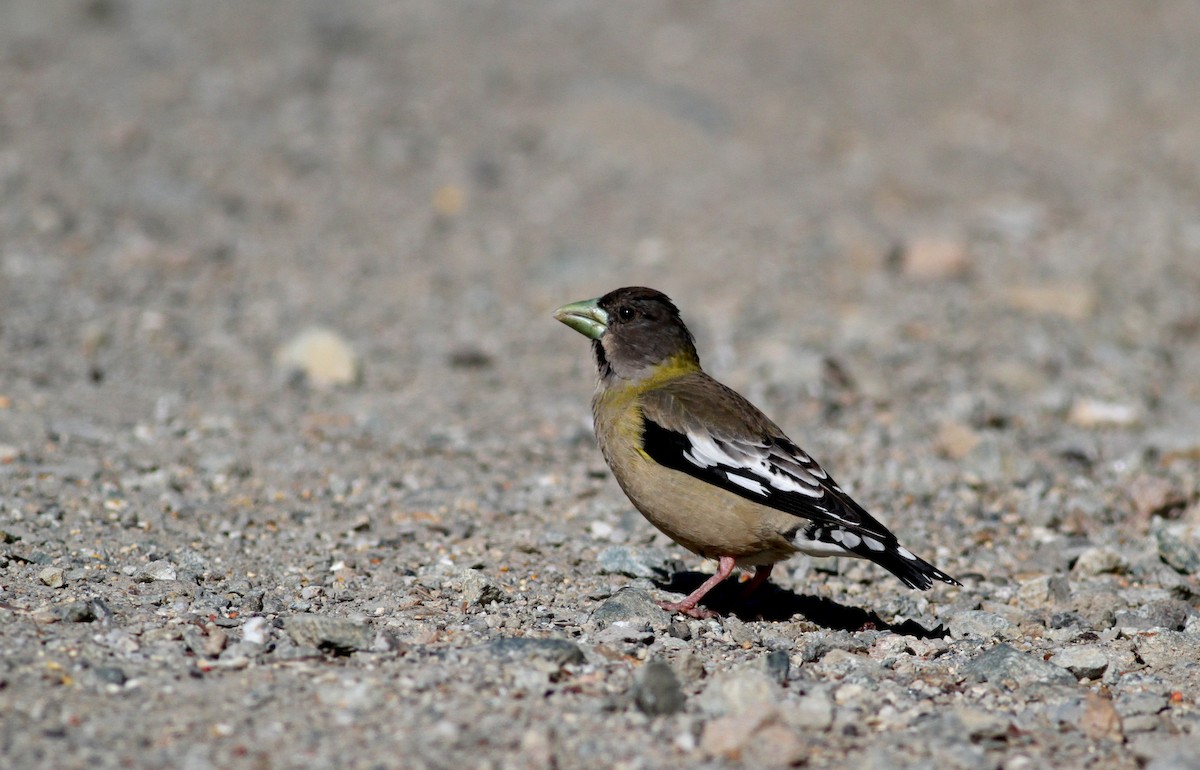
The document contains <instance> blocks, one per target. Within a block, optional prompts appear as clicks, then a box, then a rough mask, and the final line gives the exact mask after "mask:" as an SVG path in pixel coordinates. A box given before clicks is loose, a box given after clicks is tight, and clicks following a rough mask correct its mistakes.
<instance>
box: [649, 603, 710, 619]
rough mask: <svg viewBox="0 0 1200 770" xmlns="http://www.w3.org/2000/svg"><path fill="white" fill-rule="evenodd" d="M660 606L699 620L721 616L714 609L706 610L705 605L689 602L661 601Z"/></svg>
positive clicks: (668, 610)
mask: <svg viewBox="0 0 1200 770" xmlns="http://www.w3.org/2000/svg"><path fill="white" fill-rule="evenodd" d="M658 606H659V607H662V608H663V609H664V610H666V611H667V612H678V613H679V614H680V615H687V616H688V617H689V618H696V619H697V620H708V619H709V618H717V617H720V615H718V614H717V613H715V612H713V611H712V610H706V609H705V608H703V607H697V606H695V605H691V606H689V605H688V603H687V602H666V601H661V602H658Z"/></svg>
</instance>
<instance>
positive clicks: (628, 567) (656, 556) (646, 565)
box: [597, 545, 676, 580]
mask: <svg viewBox="0 0 1200 770" xmlns="http://www.w3.org/2000/svg"><path fill="white" fill-rule="evenodd" d="M597 562H598V565H599V569H600V572H601V574H605V575H625V576H626V577H632V578H648V579H650V580H666V579H667V578H669V577H670V576H671V572H672V570H673V569H674V567H675V564H676V562H675V561H674V560H672V559H671V558H670V557H669V556H668V555H667V553H666V552H665V551H661V550H659V549H657V548H631V547H628V546H623V545H614V546H609V547H608V548H605V549H604V550H603V551H601V552H600V555H599V557H598V558H597Z"/></svg>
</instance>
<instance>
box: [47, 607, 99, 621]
mask: <svg viewBox="0 0 1200 770" xmlns="http://www.w3.org/2000/svg"><path fill="white" fill-rule="evenodd" d="M55 614H56V615H57V616H58V617H59V619H60V620H64V621H66V622H67V623H91V622H92V621H93V620H96V613H95V611H94V609H93V608H92V605H91V603H90V602H70V603H69V604H64V605H62V606H61V607H59V608H57V609H56V610H55Z"/></svg>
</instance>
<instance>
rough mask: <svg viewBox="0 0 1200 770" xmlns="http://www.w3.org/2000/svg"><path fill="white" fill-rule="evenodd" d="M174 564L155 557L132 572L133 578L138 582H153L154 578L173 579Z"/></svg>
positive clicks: (174, 574)
mask: <svg viewBox="0 0 1200 770" xmlns="http://www.w3.org/2000/svg"><path fill="white" fill-rule="evenodd" d="M175 578H176V572H175V567H174V565H172V564H171V562H169V561H166V560H165V559H156V560H155V561H152V562H150V563H149V564H144V565H142V566H141V567H139V568H138V570H137V571H136V572H135V573H134V574H133V579H134V580H136V581H138V582H139V583H153V582H154V581H156V580H175Z"/></svg>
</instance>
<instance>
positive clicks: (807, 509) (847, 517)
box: [642, 416, 958, 589]
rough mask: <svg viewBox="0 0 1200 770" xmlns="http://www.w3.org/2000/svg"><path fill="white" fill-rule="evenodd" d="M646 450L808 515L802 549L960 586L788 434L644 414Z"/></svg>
mask: <svg viewBox="0 0 1200 770" xmlns="http://www.w3.org/2000/svg"><path fill="white" fill-rule="evenodd" d="M642 448H643V449H644V451H645V452H646V454H648V455H649V456H650V457H651V458H652V459H653V460H654V461H655V462H657V463H659V464H660V465H663V466H665V467H667V468H671V469H672V470H677V471H682V472H683V473H687V474H688V475H690V476H694V477H695V478H697V479H700V480H701V481H705V482H707V483H709V484H712V485H713V486H716V487H720V488H721V489H724V490H726V491H728V492H731V493H733V494H735V495H738V496H739V497H743V498H745V499H747V500H750V501H753V502H756V503H759V504H761V505H765V506H768V507H771V508H775V509H777V510H780V511H784V512H785V513H790V514H792V515H794V516H798V517H800V518H803V519H807V520H808V521H810V522H811V524H809V525H807V526H804V527H797V530H796V535H795V542H796V545H797V547H798V548H800V549H801V550H804V551H808V552H810V553H814V554H818V555H825V556H833V555H839V554H844V555H848V556H849V555H853V556H858V557H862V558H866V559H870V560H871V561H873V562H875V563H877V564H879V565H880V566H882V567H884V568H885V569H887V570H888V571H889V572H891V573H892V574H894V575H896V576H897V577H898V578H900V579H901V580H902V581H904V583H905V584H906V585H909V586H911V587H913V588H920V589H926V588H929V587H930V586H931V585H932V580H934V579H936V580H941V581H944V582H947V583H952V584H955V585H957V584H958V582H957V581H956V580H954V578H952V577H950V576H949V575H947V574H946V573H944V572H942V571H941V570H939V569H937V568H936V567H934V566H933V565H931V564H929V563H928V562H926V561H925V560H923V559H921V558H919V557H918V556H916V555H915V554H913V553H912V552H911V551H909V550H908V549H907V548H905V547H904V546H902V545H900V543H899V541H898V540H897V539H896V536H895V535H893V534H892V533H891V532H890V531H888V529H887V527H885V526H883V524H881V523H879V522H878V521H877V520H876V519H875V518H873V517H872V516H871V515H870V514H869V513H867V512H866V511H865V510H864V509H863V508H862V506H860V505H859V504H858V503H856V502H854V500H853V499H851V497H850V496H849V495H847V494H846V493H845V491H843V490H842V488H841V487H839V486H838V485H837V482H835V481H834V480H833V478H832V477H830V476H829V474H828V473H826V472H825V470H824V469H823V468H822V467H821V466H820V465H818V464H817V462H816V461H815V460H813V459H812V457H810V456H809V455H808V453H806V452H804V451H803V450H802V449H800V448H799V447H797V446H796V445H795V444H793V443H792V442H791V441H789V440H788V439H786V438H783V437H777V436H764V437H763V438H761V439H759V440H757V441H747V440H744V439H730V438H718V437H716V436H713V435H711V434H708V433H697V432H692V431H688V432H686V433H681V432H679V431H676V430H671V429H669V428H665V427H663V426H662V425H659V424H658V423H657V422H655V421H654V420H653V419H651V418H649V417H646V416H644V417H643V426H642Z"/></svg>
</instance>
